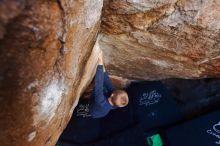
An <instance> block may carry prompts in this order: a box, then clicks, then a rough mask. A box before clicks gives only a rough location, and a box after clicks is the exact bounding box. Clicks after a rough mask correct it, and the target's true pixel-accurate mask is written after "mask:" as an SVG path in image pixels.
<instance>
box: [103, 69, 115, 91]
mask: <svg viewBox="0 0 220 146" xmlns="http://www.w3.org/2000/svg"><path fill="white" fill-rule="evenodd" d="M104 86H105V87H106V89H107V90H108V92H113V90H114V87H113V85H112V82H111V80H110V78H109V74H108V72H107V71H106V72H105V73H104Z"/></svg>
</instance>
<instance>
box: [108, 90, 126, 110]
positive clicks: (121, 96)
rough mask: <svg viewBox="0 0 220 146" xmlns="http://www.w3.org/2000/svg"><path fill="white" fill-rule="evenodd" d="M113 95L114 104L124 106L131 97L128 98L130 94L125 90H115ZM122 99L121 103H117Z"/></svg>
mask: <svg viewBox="0 0 220 146" xmlns="http://www.w3.org/2000/svg"><path fill="white" fill-rule="evenodd" d="M112 94H113V96H112V102H113V104H114V105H116V106H119V107H124V106H126V105H127V104H128V102H129V99H128V94H127V92H126V91H124V90H115V91H113V93H112ZM118 99H120V105H119V103H117V100H118Z"/></svg>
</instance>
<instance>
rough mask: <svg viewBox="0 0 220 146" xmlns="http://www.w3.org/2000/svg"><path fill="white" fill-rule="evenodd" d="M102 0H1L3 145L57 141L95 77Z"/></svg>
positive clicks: (0, 125)
mask: <svg viewBox="0 0 220 146" xmlns="http://www.w3.org/2000/svg"><path fill="white" fill-rule="evenodd" d="M102 5H103V3H102V0H90V1H87V0H81V1H75V0H74V1H73V0H71V1H70V0H37V1H35V0H28V1H24V0H3V1H1V2H0V66H1V69H0V145H1V146H54V145H55V143H56V141H57V139H58V137H59V135H60V134H61V132H62V131H63V129H64V128H65V127H66V125H67V122H68V121H69V119H70V116H71V114H72V111H73V109H74V107H75V106H76V104H77V102H78V98H79V96H80V94H81V93H82V91H83V90H84V88H85V87H86V86H87V84H88V83H89V81H90V80H91V78H92V76H93V74H94V71H95V70H94V69H95V63H96V61H97V58H96V56H97V49H93V51H92V48H93V45H94V43H95V39H96V34H97V32H98V30H99V26H100V15H101V8H102Z"/></svg>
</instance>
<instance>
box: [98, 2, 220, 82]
mask: <svg viewBox="0 0 220 146" xmlns="http://www.w3.org/2000/svg"><path fill="white" fill-rule="evenodd" d="M219 29H220V1H218V0H209V1H201V0H104V8H103V16H102V29H101V34H100V36H101V40H100V44H101V48H102V49H103V51H104V56H105V63H106V65H107V69H108V70H109V72H110V73H111V74H112V75H115V76H120V77H125V78H130V79H146V80H154V79H162V78H171V77H174V78H203V77H219V76H220V31H219Z"/></svg>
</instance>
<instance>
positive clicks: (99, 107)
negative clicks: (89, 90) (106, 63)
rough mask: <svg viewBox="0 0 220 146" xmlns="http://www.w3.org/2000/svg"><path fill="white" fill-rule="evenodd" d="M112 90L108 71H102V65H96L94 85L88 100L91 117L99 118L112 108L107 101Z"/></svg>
mask: <svg viewBox="0 0 220 146" xmlns="http://www.w3.org/2000/svg"><path fill="white" fill-rule="evenodd" d="M112 92H113V86H112V83H111V80H110V79H109V76H108V73H107V72H103V66H102V65H98V66H97V69H96V75H95V86H94V89H93V96H92V99H91V102H90V114H91V115H92V117H93V118H101V117H104V116H105V115H107V114H108V113H109V111H110V110H112V109H114V107H113V106H112V105H110V103H109V102H108V97H109V96H110V95H111V94H112Z"/></svg>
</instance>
